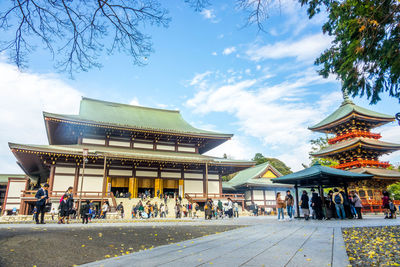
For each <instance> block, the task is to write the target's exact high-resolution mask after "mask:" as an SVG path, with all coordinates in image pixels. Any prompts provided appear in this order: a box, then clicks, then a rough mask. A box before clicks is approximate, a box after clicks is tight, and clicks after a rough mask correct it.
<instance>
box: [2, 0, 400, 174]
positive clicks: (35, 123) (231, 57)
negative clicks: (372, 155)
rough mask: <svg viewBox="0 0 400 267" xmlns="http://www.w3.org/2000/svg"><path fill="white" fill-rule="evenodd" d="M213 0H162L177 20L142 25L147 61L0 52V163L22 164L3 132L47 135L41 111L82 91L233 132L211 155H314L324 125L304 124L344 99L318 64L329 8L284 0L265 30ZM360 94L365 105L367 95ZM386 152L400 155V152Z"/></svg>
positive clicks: (295, 165) (389, 137) (18, 136)
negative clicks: (18, 60) (310, 13)
mask: <svg viewBox="0 0 400 267" xmlns="http://www.w3.org/2000/svg"><path fill="white" fill-rule="evenodd" d="M163 2H167V1H163ZM215 2H216V3H215V4H214V5H212V6H210V7H208V8H207V9H205V10H203V12H201V13H196V12H194V11H193V10H192V9H191V8H190V7H188V6H187V5H185V4H184V3H183V1H178V0H176V1H175V0H174V1H168V4H166V3H165V4H164V3H163V5H164V7H166V8H167V9H168V10H169V11H170V16H171V18H172V21H171V23H170V25H169V27H168V28H157V27H147V28H146V29H145V31H146V33H148V34H150V35H151V36H152V42H153V48H154V53H152V54H151V56H150V57H149V58H148V60H147V63H148V64H147V65H146V66H143V67H138V66H134V65H133V64H132V63H131V62H130V61H129V58H128V57H127V56H126V55H124V54H115V55H112V56H109V55H106V54H104V55H102V59H101V63H102V64H103V67H102V68H101V69H100V70H98V69H92V70H90V71H88V72H81V73H77V74H75V75H74V79H72V80H71V79H69V76H68V74H65V73H57V72H56V71H55V70H54V68H53V65H54V64H53V62H52V59H51V57H50V56H49V55H48V54H47V52H46V51H43V50H41V49H40V47H39V48H38V49H37V50H36V51H35V52H34V53H32V55H30V62H29V66H28V68H27V69H26V70H24V72H23V73H20V72H19V71H17V70H16V68H15V66H12V65H11V64H9V63H7V59H6V57H5V55H2V57H1V61H0V90H1V91H2V95H3V96H4V97H3V98H2V100H0V102H1V103H0V104H1V105H0V106H1V107H2V111H3V112H2V114H1V115H0V122H1V123H2V125H3V129H1V130H0V147H1V152H0V172H3V173H4V172H20V170H19V169H18V166H17V165H16V164H15V158H14V157H13V155H12V154H11V152H10V151H9V149H8V147H7V142H9V141H11V142H20V143H39V144H46V143H47V139H46V135H45V128H44V124H43V118H42V114H41V112H42V111H43V110H45V111H49V112H56V113H69V114H74V113H77V112H78V107H79V100H80V97H81V96H86V97H91V98H97V99H102V100H108V101H114V102H121V103H131V104H136V105H143V106H150V107H157V108H167V109H179V110H180V111H181V113H182V115H183V117H184V118H185V119H186V120H187V121H188V122H190V123H191V124H193V125H195V126H197V127H199V128H204V129H210V130H215V131H220V132H226V133H233V134H234V135H235V136H234V138H233V139H232V140H231V141H229V142H227V143H225V144H223V145H221V146H220V147H218V148H216V149H215V150H214V151H211V152H210V154H212V155H216V156H222V155H223V154H224V153H227V154H228V155H229V156H231V157H232V158H236V159H250V158H251V157H252V156H254V154H255V153H257V152H260V153H263V155H265V156H269V157H277V158H279V159H281V160H283V161H284V162H285V163H286V164H287V165H289V166H290V167H292V169H293V170H299V169H301V168H302V167H301V163H306V164H308V163H309V159H308V152H309V150H310V146H309V143H308V141H309V140H310V139H312V138H315V137H318V136H322V135H320V134H313V133H312V132H310V131H309V130H307V126H310V125H313V124H314V123H316V122H318V121H320V120H321V119H323V118H324V117H326V116H327V115H328V114H330V113H331V112H333V111H334V110H335V109H336V108H337V107H338V106H339V105H340V102H341V91H340V83H339V82H338V81H336V80H335V78H334V77H331V78H329V79H323V78H321V77H319V76H318V75H317V73H316V68H317V67H315V66H314V65H313V61H314V59H315V58H316V57H317V56H318V55H319V54H320V53H321V52H322V51H323V50H324V49H325V48H327V47H328V46H329V43H330V41H331V39H330V38H329V37H328V36H324V35H323V34H322V33H321V25H322V23H323V21H324V16H323V14H322V15H319V16H317V17H316V18H314V19H313V20H309V19H308V17H307V15H306V11H305V9H304V8H301V7H299V5H298V4H297V2H295V1H280V2H281V7H279V6H278V5H275V4H272V6H271V10H270V15H271V16H270V18H269V19H268V20H267V21H266V23H265V31H266V32H259V31H258V30H257V28H256V27H255V26H249V27H245V28H243V26H244V23H245V14H244V13H243V12H242V11H239V10H236V9H235V7H233V6H231V5H228V4H226V3H223V2H222V1H215ZM3 4H4V3H3ZM0 8H1V5H0ZM354 101H355V102H356V103H357V104H359V105H361V106H364V107H367V106H368V101H367V100H366V99H359V98H356V99H354ZM369 108H371V109H373V110H376V111H379V112H383V113H388V114H395V113H396V112H399V111H400V109H399V103H398V102H397V101H396V100H395V99H389V98H388V97H384V98H383V100H382V101H381V102H380V103H379V104H377V105H374V106H370V107H369ZM375 131H376V132H381V133H382V134H383V139H382V140H386V141H392V142H398V143H400V127H399V126H397V124H396V123H391V124H389V125H387V126H384V127H381V128H379V129H376V130H375ZM383 159H384V160H389V159H390V160H391V161H392V162H393V163H398V162H400V153H399V152H397V153H393V154H391V155H388V156H385V157H384V158H383Z"/></svg>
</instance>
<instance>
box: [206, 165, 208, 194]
mask: <svg viewBox="0 0 400 267" xmlns="http://www.w3.org/2000/svg"><path fill="white" fill-rule="evenodd" d="M205 172H206V175H205V180H206V185H205V186H206V191H205V194H206V197H208V163H206V169H205Z"/></svg>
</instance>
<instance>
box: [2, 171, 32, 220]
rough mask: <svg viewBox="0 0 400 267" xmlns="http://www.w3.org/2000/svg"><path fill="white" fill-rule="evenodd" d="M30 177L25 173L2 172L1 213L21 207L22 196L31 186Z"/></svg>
mask: <svg viewBox="0 0 400 267" xmlns="http://www.w3.org/2000/svg"><path fill="white" fill-rule="evenodd" d="M29 186H30V179H29V178H28V177H27V176H26V175H24V174H0V207H1V209H0V210H1V211H0V215H1V214H2V213H3V212H6V211H8V212H11V210H12V209H14V208H16V209H17V210H19V208H20V196H21V192H22V191H23V190H26V188H29Z"/></svg>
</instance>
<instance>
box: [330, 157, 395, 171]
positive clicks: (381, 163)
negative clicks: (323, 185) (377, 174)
mask: <svg viewBox="0 0 400 267" xmlns="http://www.w3.org/2000/svg"><path fill="white" fill-rule="evenodd" d="M365 166H374V167H380V168H387V167H389V166H390V163H389V162H388V161H378V160H366V159H358V160H355V161H351V162H346V163H342V164H339V165H335V166H332V167H333V168H335V169H346V168H352V167H357V168H361V167H365Z"/></svg>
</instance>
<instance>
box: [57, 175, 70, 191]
mask: <svg viewBox="0 0 400 267" xmlns="http://www.w3.org/2000/svg"><path fill="white" fill-rule="evenodd" d="M74 179H75V176H74V175H59V174H56V175H54V184H53V191H63V192H64V191H66V190H67V189H68V187H70V186H74Z"/></svg>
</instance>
